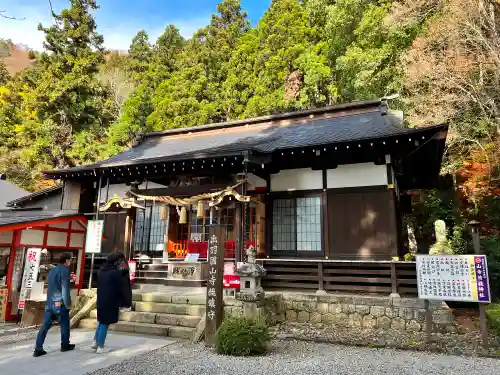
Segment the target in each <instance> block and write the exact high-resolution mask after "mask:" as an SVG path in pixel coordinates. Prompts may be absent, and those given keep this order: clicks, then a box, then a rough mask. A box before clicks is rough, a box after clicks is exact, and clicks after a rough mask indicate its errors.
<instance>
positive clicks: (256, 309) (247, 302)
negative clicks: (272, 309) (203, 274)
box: [236, 246, 266, 318]
mask: <svg viewBox="0 0 500 375" xmlns="http://www.w3.org/2000/svg"><path fill="white" fill-rule="evenodd" d="M247 258H248V259H247V262H245V263H242V264H240V265H239V266H238V269H237V270H236V275H238V276H239V277H240V291H239V292H238V293H237V294H236V299H238V300H240V301H242V302H243V312H244V314H245V316H247V317H251V318H255V317H257V316H258V315H260V314H261V311H260V309H261V308H262V306H263V305H264V290H263V289H262V285H261V280H262V277H263V276H264V275H265V274H266V270H265V269H264V267H262V266H261V265H260V264H256V263H255V249H254V247H253V246H251V247H250V248H249V249H248V250H247Z"/></svg>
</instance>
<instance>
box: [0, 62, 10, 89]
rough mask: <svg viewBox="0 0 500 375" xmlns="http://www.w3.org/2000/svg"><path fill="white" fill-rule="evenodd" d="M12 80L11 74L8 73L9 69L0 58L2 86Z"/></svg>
mask: <svg viewBox="0 0 500 375" xmlns="http://www.w3.org/2000/svg"><path fill="white" fill-rule="evenodd" d="M10 79H11V77H10V74H9V72H8V71H7V67H6V66H5V63H4V61H3V59H2V58H0V86H4V85H6V84H7V82H9V81H10Z"/></svg>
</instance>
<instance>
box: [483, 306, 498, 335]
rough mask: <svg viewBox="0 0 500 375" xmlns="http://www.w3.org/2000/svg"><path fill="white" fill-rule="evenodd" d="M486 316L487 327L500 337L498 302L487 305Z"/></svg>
mask: <svg viewBox="0 0 500 375" xmlns="http://www.w3.org/2000/svg"><path fill="white" fill-rule="evenodd" d="M486 317H487V318H488V326H489V328H490V329H491V330H492V331H493V332H494V333H495V335H497V336H499V337H500V304H498V303H497V304H491V305H489V306H488V307H487V308H486Z"/></svg>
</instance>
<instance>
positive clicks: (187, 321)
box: [79, 287, 205, 339]
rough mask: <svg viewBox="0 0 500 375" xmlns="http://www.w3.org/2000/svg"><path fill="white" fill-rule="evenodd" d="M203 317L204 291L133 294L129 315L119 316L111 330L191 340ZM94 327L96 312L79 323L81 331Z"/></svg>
mask: <svg viewBox="0 0 500 375" xmlns="http://www.w3.org/2000/svg"><path fill="white" fill-rule="evenodd" d="M204 314H205V289H204V288H199V289H197V288H169V287H164V290H163V291H161V292H158V291H153V292H144V291H143V292H137V291H134V293H133V306H132V311H126V312H121V313H120V318H119V319H120V321H119V322H118V323H117V324H114V325H112V326H111V327H110V329H111V330H115V331H119V332H134V333H139V334H148V335H156V336H168V337H173V338H182V339H191V338H192V337H193V334H194V332H195V330H196V327H197V325H198V323H199V322H200V321H201V319H202V316H203V315H204ZM96 326H97V311H96V310H93V311H91V312H90V315H89V317H87V318H86V319H83V320H81V321H80V323H79V327H80V328H87V329H95V328H96Z"/></svg>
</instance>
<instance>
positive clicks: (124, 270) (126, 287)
mask: <svg viewBox="0 0 500 375" xmlns="http://www.w3.org/2000/svg"><path fill="white" fill-rule="evenodd" d="M119 254H120V260H119V264H118V269H119V270H120V272H121V275H122V286H123V292H122V301H121V303H120V307H123V308H125V309H130V308H131V307H132V285H131V284H130V270H129V267H128V263H127V260H126V259H125V255H124V254H123V253H119Z"/></svg>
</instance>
